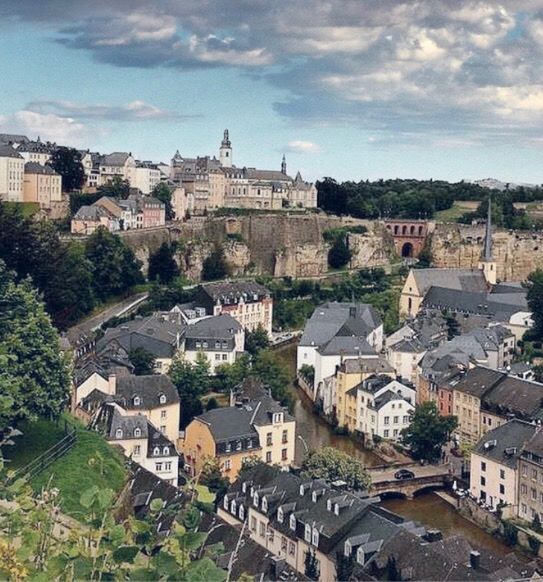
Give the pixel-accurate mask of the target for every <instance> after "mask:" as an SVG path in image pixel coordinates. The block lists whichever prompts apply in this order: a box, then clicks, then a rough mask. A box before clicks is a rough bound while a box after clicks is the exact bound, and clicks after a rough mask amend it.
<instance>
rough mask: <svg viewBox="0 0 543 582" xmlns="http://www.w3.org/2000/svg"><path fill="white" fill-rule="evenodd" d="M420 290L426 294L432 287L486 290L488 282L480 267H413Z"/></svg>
mask: <svg viewBox="0 0 543 582" xmlns="http://www.w3.org/2000/svg"><path fill="white" fill-rule="evenodd" d="M411 272H412V273H413V275H414V277H415V281H416V283H417V287H418V289H419V291H420V292H421V293H422V294H423V295H424V294H425V293H426V291H428V289H430V287H444V288H446V289H456V290H458V291H480V292H483V291H486V290H487V283H486V279H485V277H484V275H483V272H482V271H480V270H479V269H437V268H432V269H412V270H411Z"/></svg>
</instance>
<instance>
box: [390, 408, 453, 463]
mask: <svg viewBox="0 0 543 582" xmlns="http://www.w3.org/2000/svg"><path fill="white" fill-rule="evenodd" d="M457 425H458V419H457V418H456V416H440V414H439V411H438V409H437V405H436V403H435V402H423V403H422V404H420V405H418V406H417V407H416V408H415V411H414V413H412V414H411V423H410V425H409V426H408V427H406V428H404V429H403V430H402V432H401V435H402V444H403V445H404V446H406V447H408V448H409V449H410V450H411V453H412V455H413V456H414V457H415V459H422V460H425V461H428V462H437V461H439V459H440V458H441V451H442V448H443V446H444V445H445V444H446V443H447V442H448V441H449V440H450V437H451V433H452V432H453V430H454V429H455V428H456V427H457Z"/></svg>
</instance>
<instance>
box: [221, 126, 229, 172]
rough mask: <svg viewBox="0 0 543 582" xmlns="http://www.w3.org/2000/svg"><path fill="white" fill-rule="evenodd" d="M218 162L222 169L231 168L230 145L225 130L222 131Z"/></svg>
mask: <svg viewBox="0 0 543 582" xmlns="http://www.w3.org/2000/svg"><path fill="white" fill-rule="evenodd" d="M219 161H220V163H221V166H223V167H224V168H231V167H232V144H231V143H230V136H229V134H228V130H227V129H225V130H224V136H223V138H222V142H221V147H220V148H219Z"/></svg>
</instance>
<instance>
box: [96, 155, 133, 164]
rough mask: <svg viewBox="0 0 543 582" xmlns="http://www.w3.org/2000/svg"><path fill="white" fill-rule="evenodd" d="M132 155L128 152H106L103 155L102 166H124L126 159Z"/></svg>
mask: <svg viewBox="0 0 543 582" xmlns="http://www.w3.org/2000/svg"><path fill="white" fill-rule="evenodd" d="M129 157H130V154H129V153H127V152H112V153H111V154H106V155H105V156H102V159H101V160H100V164H101V165H102V166H124V165H125V163H126V160H127V159H128V158H129Z"/></svg>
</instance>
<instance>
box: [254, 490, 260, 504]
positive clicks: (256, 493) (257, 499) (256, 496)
mask: <svg viewBox="0 0 543 582" xmlns="http://www.w3.org/2000/svg"><path fill="white" fill-rule="evenodd" d="M258 502H259V498H258V491H255V494H254V496H253V505H254V506H255V507H258Z"/></svg>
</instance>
